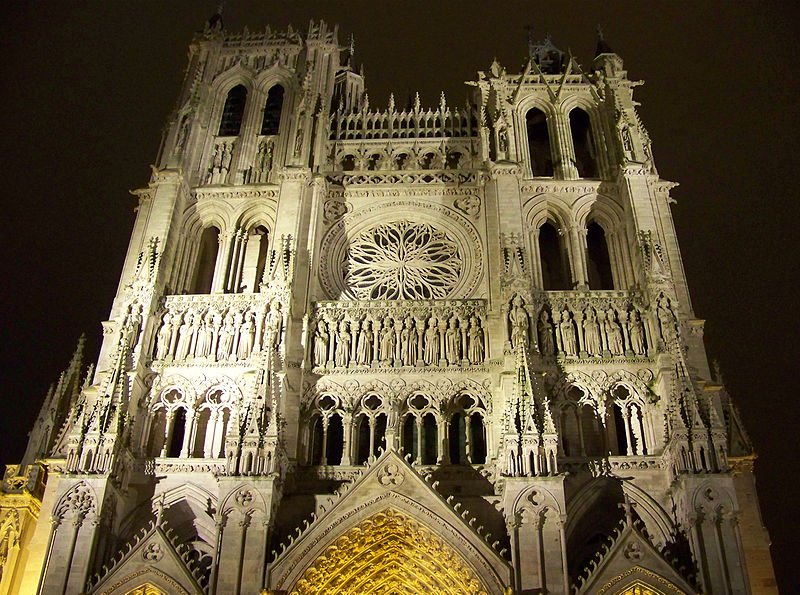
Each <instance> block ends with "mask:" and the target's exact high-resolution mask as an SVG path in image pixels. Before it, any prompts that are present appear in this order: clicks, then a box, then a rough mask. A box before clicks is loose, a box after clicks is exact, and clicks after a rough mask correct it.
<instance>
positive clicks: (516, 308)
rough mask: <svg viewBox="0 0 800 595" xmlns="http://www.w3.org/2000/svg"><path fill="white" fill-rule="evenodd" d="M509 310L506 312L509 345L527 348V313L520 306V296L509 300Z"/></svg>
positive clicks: (515, 347)
mask: <svg viewBox="0 0 800 595" xmlns="http://www.w3.org/2000/svg"><path fill="white" fill-rule="evenodd" d="M511 303H512V307H511V311H510V312H509V313H508V321H509V323H510V324H511V346H512V347H513V348H514V349H517V348H518V347H522V348H527V346H528V327H529V321H528V313H527V312H526V311H525V308H523V307H522V304H523V302H522V298H521V297H519V296H516V297H515V298H514V300H513V301H512V302H511Z"/></svg>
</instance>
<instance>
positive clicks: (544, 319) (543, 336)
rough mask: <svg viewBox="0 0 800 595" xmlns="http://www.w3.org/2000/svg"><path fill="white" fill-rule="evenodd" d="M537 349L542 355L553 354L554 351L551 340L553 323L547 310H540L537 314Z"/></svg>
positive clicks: (553, 344)
mask: <svg viewBox="0 0 800 595" xmlns="http://www.w3.org/2000/svg"><path fill="white" fill-rule="evenodd" d="M539 351H541V353H542V355H553V354H554V353H555V352H556V348H555V343H554V342H553V324H552V323H551V322H550V315H549V314H548V313H547V310H542V313H541V314H540V315H539Z"/></svg>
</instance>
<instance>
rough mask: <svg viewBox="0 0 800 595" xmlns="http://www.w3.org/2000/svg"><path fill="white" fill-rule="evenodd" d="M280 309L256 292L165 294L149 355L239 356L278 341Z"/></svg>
mask: <svg viewBox="0 0 800 595" xmlns="http://www.w3.org/2000/svg"><path fill="white" fill-rule="evenodd" d="M282 327H283V314H282V312H281V310H280V305H279V304H277V302H275V303H272V304H270V302H269V299H268V298H267V297H266V296H264V295H261V294H234V295H173V296H167V297H166V299H165V301H164V309H163V311H162V314H161V325H160V327H159V329H158V333H157V335H156V346H155V353H154V356H153V359H154V360H159V361H166V362H188V361H193V360H194V361H199V362H203V363H208V362H238V361H247V360H248V359H249V358H250V357H251V356H252V355H253V354H255V353H259V352H261V351H262V350H264V349H275V348H277V346H278V343H279V341H280V336H281V329H282Z"/></svg>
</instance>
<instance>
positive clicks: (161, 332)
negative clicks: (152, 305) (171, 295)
mask: <svg viewBox="0 0 800 595" xmlns="http://www.w3.org/2000/svg"><path fill="white" fill-rule="evenodd" d="M171 341H172V317H171V316H170V314H169V312H166V313H165V314H164V318H163V319H162V320H161V328H159V329H158V335H157V337H156V359H166V358H167V355H170V353H169V344H170V342H171Z"/></svg>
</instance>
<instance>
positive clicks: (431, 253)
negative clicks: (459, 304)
mask: <svg viewBox="0 0 800 595" xmlns="http://www.w3.org/2000/svg"><path fill="white" fill-rule="evenodd" d="M341 266H342V270H343V271H344V281H345V284H346V285H347V286H348V288H349V289H350V291H351V292H352V294H353V295H354V297H356V298H357V299H373V300H418V299H444V298H447V297H448V296H449V295H450V294H451V293H452V292H453V290H454V289H455V287H456V286H457V285H458V283H459V281H460V279H461V274H462V270H463V266H464V257H463V255H462V254H461V251H460V250H459V247H458V244H457V243H456V242H455V241H454V240H453V239H451V238H450V237H448V235H447V234H446V233H444V232H443V231H441V230H439V229H437V228H435V227H433V226H432V225H430V224H428V223H415V222H411V221H396V222H392V223H383V224H380V225H377V226H374V227H372V228H370V229H368V230H366V231H364V232H362V233H360V234H359V235H357V236H356V237H355V238H353V239H352V240H351V241H350V245H349V249H348V250H347V251H346V252H345V253H344V257H343V262H342V263H341Z"/></svg>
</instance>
